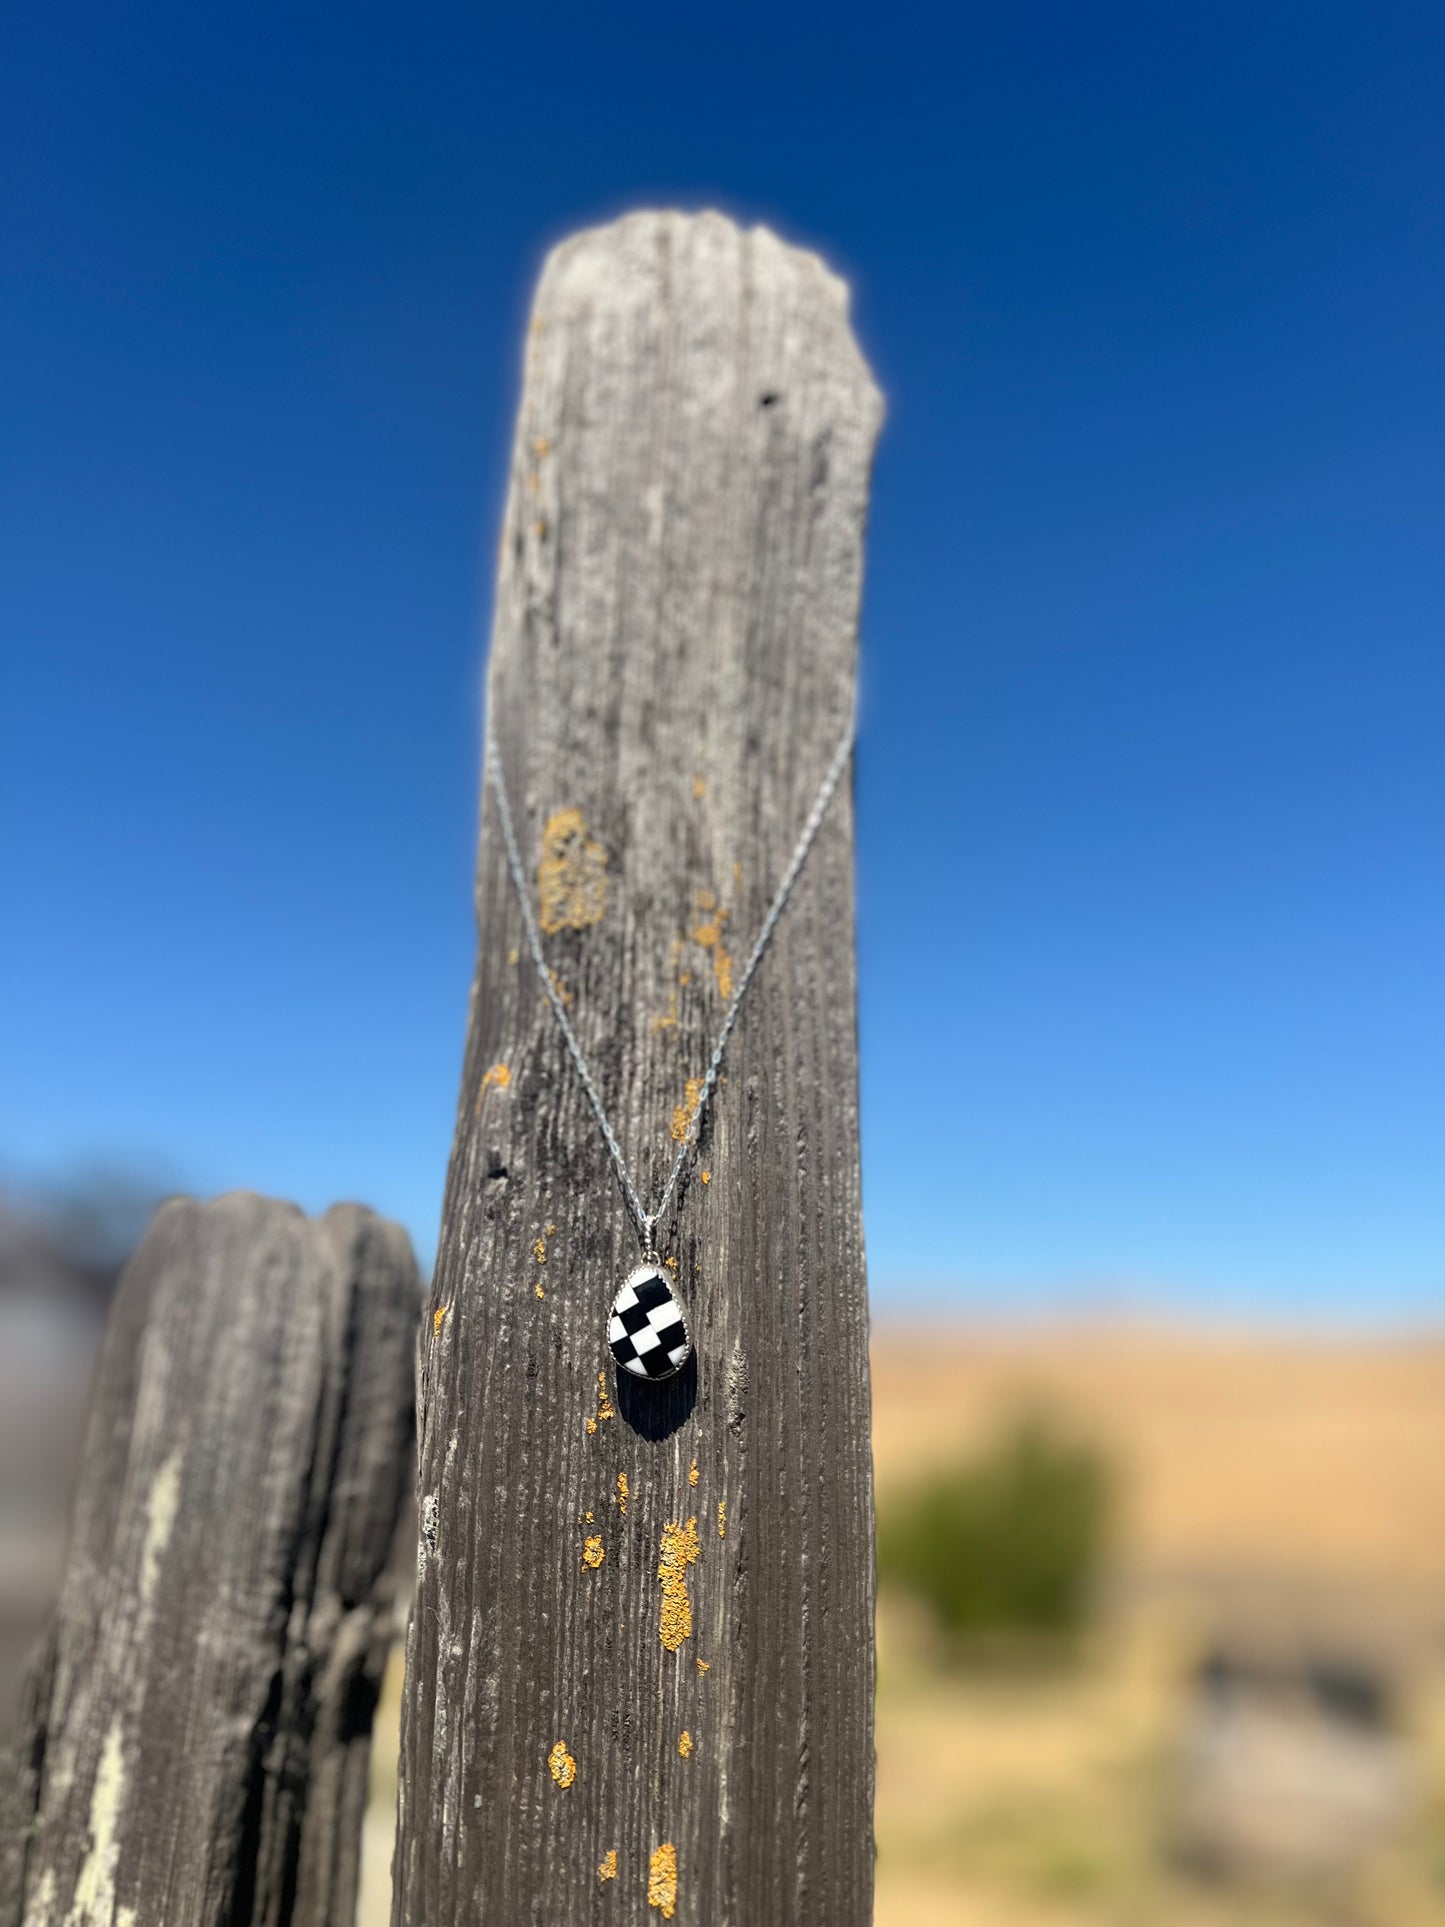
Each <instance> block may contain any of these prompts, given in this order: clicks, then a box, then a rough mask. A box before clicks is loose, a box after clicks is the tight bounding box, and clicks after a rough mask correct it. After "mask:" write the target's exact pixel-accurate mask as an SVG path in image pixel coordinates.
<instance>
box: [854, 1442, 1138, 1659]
mask: <svg viewBox="0 0 1445 1927" xmlns="http://www.w3.org/2000/svg"><path fill="white" fill-rule="evenodd" d="M1112 1484H1113V1482H1112V1479H1111V1476H1110V1472H1109V1467H1108V1465H1107V1463H1106V1461H1105V1460H1104V1459H1103V1457H1102V1456H1101V1455H1100V1454H1099V1453H1098V1452H1096V1451H1095V1450H1093V1448H1092V1447H1090V1446H1088V1445H1086V1444H1083V1443H1081V1442H1079V1441H1077V1440H1070V1439H1068V1438H1065V1437H1062V1436H1060V1435H1059V1434H1058V1433H1056V1432H1055V1431H1054V1430H1053V1429H1052V1428H1051V1427H1050V1425H1049V1424H1048V1423H1047V1421H1044V1420H1041V1419H1038V1418H1033V1417H1025V1418H1022V1419H1019V1420H1017V1421H1015V1422H1014V1423H1013V1424H1012V1425H1010V1426H1009V1427H1008V1428H1007V1429H1006V1430H1005V1431H1004V1432H1003V1433H1001V1434H1000V1436H999V1437H998V1438H997V1439H996V1440H995V1441H994V1442H993V1443H992V1444H991V1445H989V1446H987V1447H986V1448H985V1449H984V1451H983V1452H982V1453H980V1454H979V1456H977V1457H976V1458H974V1459H972V1460H970V1461H966V1462H965V1463H963V1464H961V1465H959V1466H957V1467H955V1468H954V1469H952V1470H951V1471H948V1472H945V1473H940V1474H936V1475H935V1476H934V1477H932V1478H930V1479H928V1480H926V1481H925V1482H924V1483H922V1484H920V1485H918V1486H916V1487H915V1488H914V1489H913V1490H912V1491H911V1492H910V1493H908V1494H906V1495H903V1496H901V1497H900V1498H898V1499H896V1500H893V1501H891V1502H890V1503H889V1504H887V1505H886V1506H884V1507H882V1508H881V1509H880V1514H879V1521H878V1575H879V1579H880V1581H881V1582H882V1583H883V1584H884V1585H897V1586H899V1587H901V1588H903V1589H905V1590H907V1591H909V1592H911V1593H914V1594H915V1595H917V1596H918V1597H920V1598H922V1599H924V1600H926V1601H927V1602H928V1603H929V1604H930V1605H931V1606H932V1607H933V1609H934V1611H935V1612H936V1614H937V1616H938V1618H939V1620H940V1621H941V1623H942V1624H943V1626H944V1627H945V1628H947V1629H948V1630H949V1631H951V1632H952V1633H954V1634H956V1635H958V1636H959V1637H960V1638H962V1639H969V1638H978V1637H982V1638H990V1637H993V1636H996V1635H1001V1634H1002V1635H1009V1634H1025V1635H1039V1636H1048V1637H1058V1636H1068V1635H1071V1634H1074V1633H1077V1632H1078V1631H1080V1630H1081V1628H1082V1626H1083V1624H1084V1622H1085V1619H1086V1618H1087V1615H1088V1611H1089V1607H1090V1604H1091V1602H1092V1599H1093V1595H1094V1591H1095V1587H1096V1584H1097V1581H1098V1578H1099V1573H1100V1568H1101V1565H1102V1562H1103V1557H1104V1552H1105V1548H1106V1541H1107V1537H1108V1530H1109V1523H1110V1514H1111V1512H1112Z"/></svg>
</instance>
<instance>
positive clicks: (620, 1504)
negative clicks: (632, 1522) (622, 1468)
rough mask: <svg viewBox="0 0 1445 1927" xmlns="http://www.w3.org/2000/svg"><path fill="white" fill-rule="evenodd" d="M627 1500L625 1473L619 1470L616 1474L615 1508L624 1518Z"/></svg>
mask: <svg viewBox="0 0 1445 1927" xmlns="http://www.w3.org/2000/svg"><path fill="white" fill-rule="evenodd" d="M627 1500H628V1491H627V1474H626V1473H625V1472H619V1473H618V1475H617V1510H618V1511H619V1512H620V1513H621V1514H622V1516H623V1518H624V1519H625V1518H626V1517H627Z"/></svg>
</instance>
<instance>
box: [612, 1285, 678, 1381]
mask: <svg viewBox="0 0 1445 1927" xmlns="http://www.w3.org/2000/svg"><path fill="white" fill-rule="evenodd" d="M607 1343H608V1345H609V1347H610V1348H611V1351H612V1356H613V1357H614V1358H615V1359H616V1360H617V1367H618V1370H619V1371H623V1372H631V1373H632V1375H633V1376H634V1378H652V1379H658V1378H671V1377H672V1375H673V1373H674V1372H679V1371H681V1370H682V1368H683V1366H684V1365H685V1364H686V1363H687V1361H688V1358H689V1356H690V1354H691V1352H692V1340H691V1338H689V1337H688V1332H687V1320H686V1319H685V1318H684V1317H683V1313H682V1306H681V1305H680V1304H679V1303H678V1299H677V1294H676V1292H675V1291H674V1290H673V1288H672V1281H671V1279H670V1278H669V1277H668V1275H667V1273H666V1272H665V1271H664V1270H663V1269H662V1267H661V1266H660V1265H653V1264H647V1265H639V1266H638V1267H637V1269H636V1271H634V1272H633V1273H632V1274H631V1276H630V1277H629V1278H628V1280H627V1282H626V1283H625V1284H624V1285H623V1287H622V1289H621V1291H619V1292H618V1294H617V1296H616V1297H615V1298H614V1299H613V1301H612V1316H611V1317H610V1318H609V1319H608V1321H607Z"/></svg>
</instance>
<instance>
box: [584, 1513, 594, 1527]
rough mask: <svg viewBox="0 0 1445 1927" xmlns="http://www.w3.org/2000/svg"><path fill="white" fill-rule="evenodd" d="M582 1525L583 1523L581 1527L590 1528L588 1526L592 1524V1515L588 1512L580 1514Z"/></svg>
mask: <svg viewBox="0 0 1445 1927" xmlns="http://www.w3.org/2000/svg"><path fill="white" fill-rule="evenodd" d="M582 1523H583V1525H584V1526H590V1525H591V1523H592V1514H591V1513H590V1512H584V1513H583V1514H582Z"/></svg>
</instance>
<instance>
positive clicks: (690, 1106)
mask: <svg viewBox="0 0 1445 1927" xmlns="http://www.w3.org/2000/svg"><path fill="white" fill-rule="evenodd" d="M701 1096H702V1079H701V1078H700V1077H690V1078H689V1079H688V1080H687V1085H686V1088H685V1089H684V1091H683V1098H682V1102H681V1104H679V1105H678V1107H677V1109H676V1110H675V1111H674V1112H673V1114H672V1141H673V1143H674V1144H682V1143H684V1142H685V1141H686V1139H687V1134H688V1132H689V1131H690V1130H691V1129H692V1120H693V1117H694V1115H695V1114H696V1112H697V1106H698V1100H699V1098H700V1097H701Z"/></svg>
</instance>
